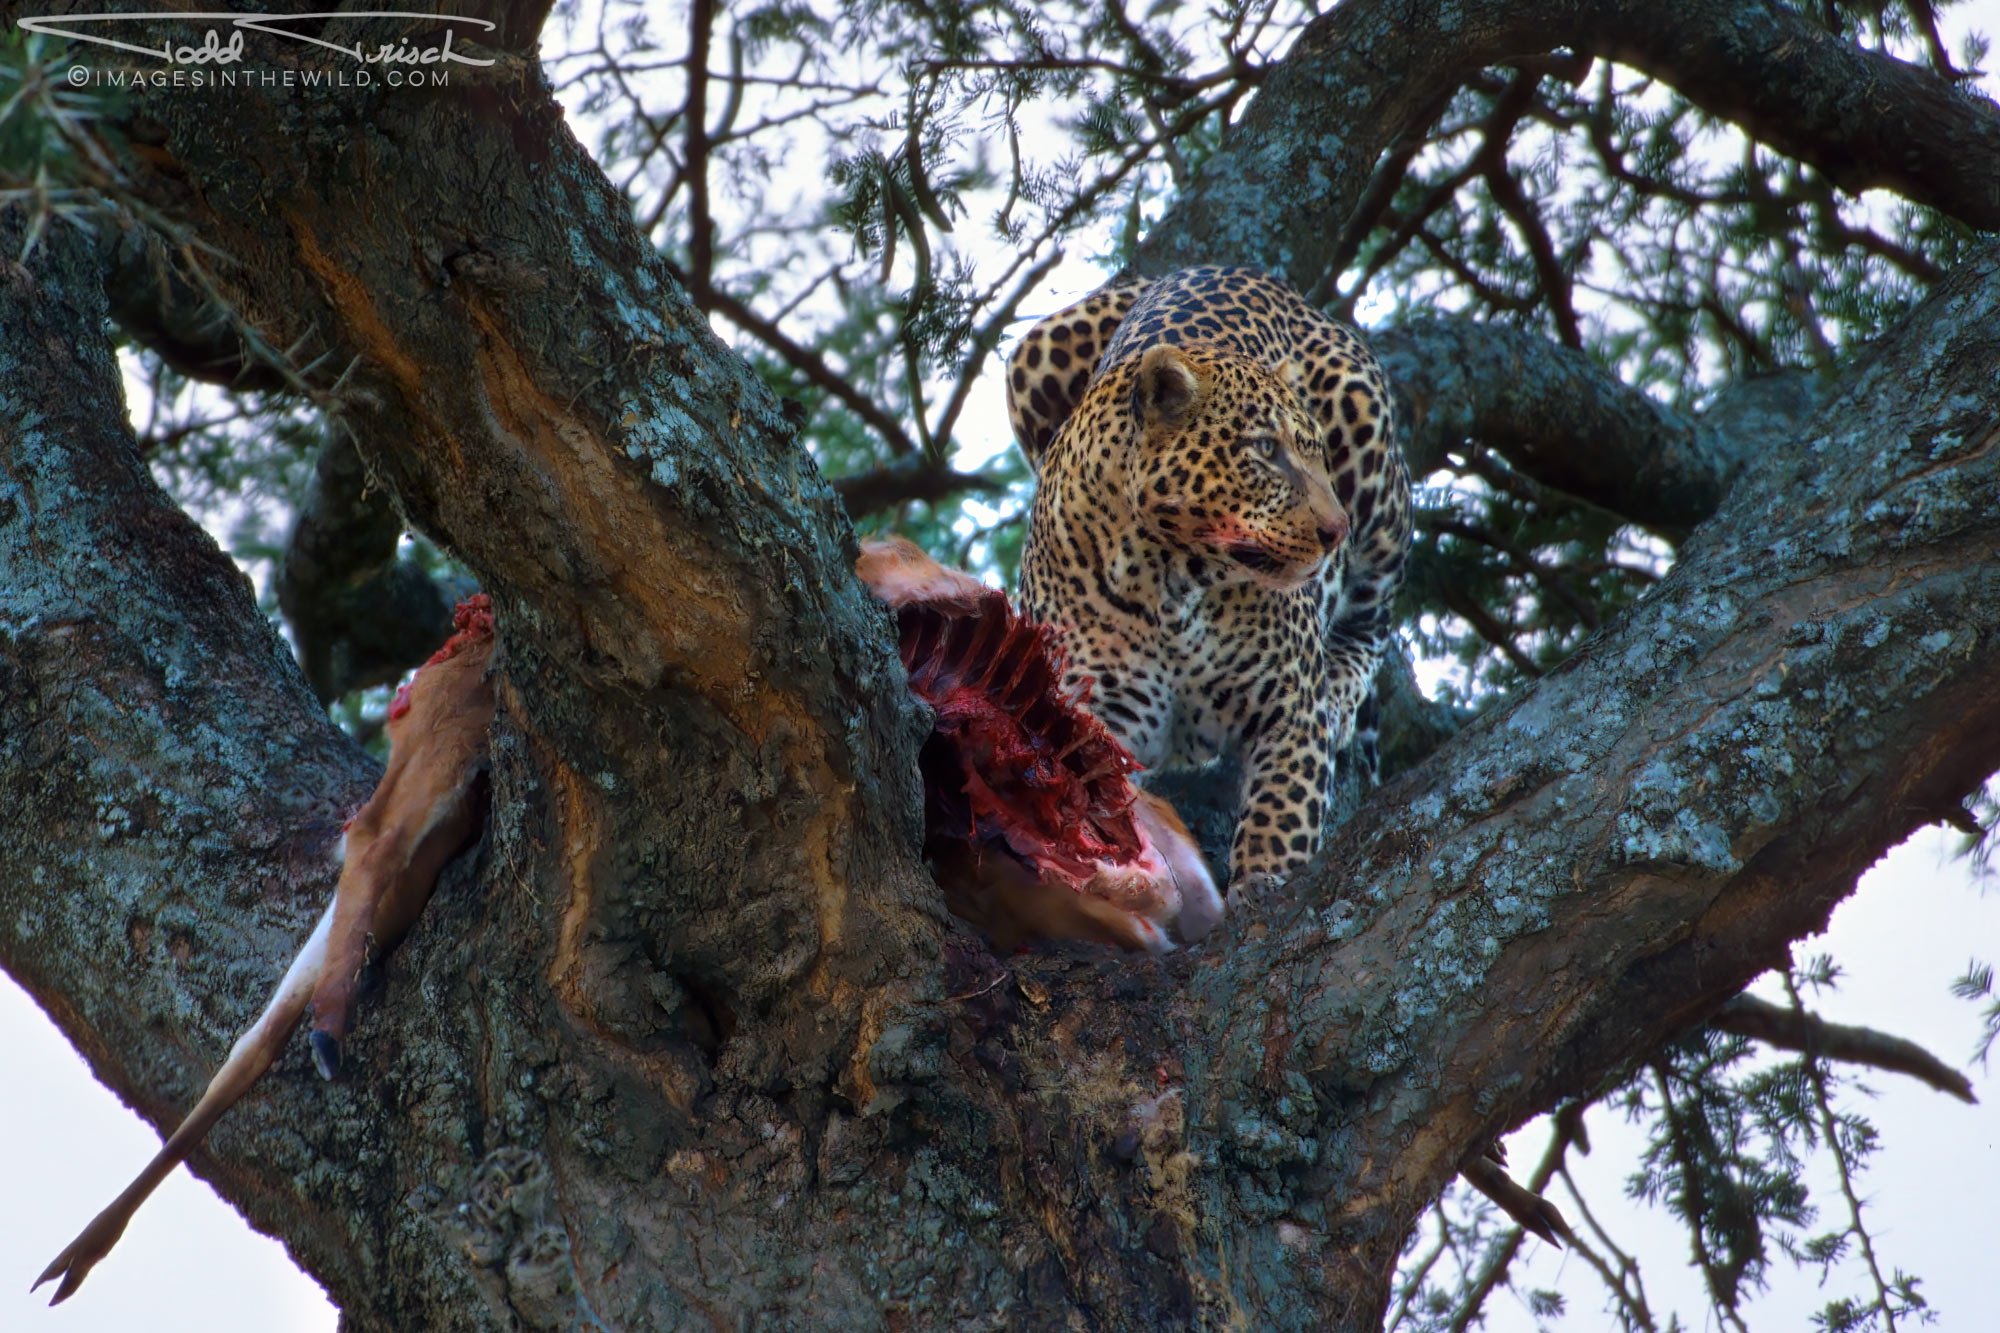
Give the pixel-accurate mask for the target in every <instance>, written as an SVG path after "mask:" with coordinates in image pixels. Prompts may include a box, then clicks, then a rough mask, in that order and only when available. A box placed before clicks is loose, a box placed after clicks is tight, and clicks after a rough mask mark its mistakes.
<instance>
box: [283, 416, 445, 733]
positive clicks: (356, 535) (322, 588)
mask: <svg viewBox="0 0 2000 1333" xmlns="http://www.w3.org/2000/svg"><path fill="white" fill-rule="evenodd" d="M402 536H403V520H402V517H401V516H400V515H398V514H397V513H396V509H395V506H394V505H393V504H391V503H390V500H389V497H388V495H387V494H386V493H384V492H383V491H381V490H379V489H374V488H372V487H371V485H370V482H369V477H368V469H367V468H366V467H365V466H364V465H363V464H362V462H361V455H360V454H359V453H358V452H357V451H356V450H355V447H354V442H353V441H352V440H350V439H348V438H347V437H346V436H345V435H344V434H340V433H338V432H336V433H335V435H334V437H333V438H332V439H330V440H328V441H327V442H326V443H325V444H324V445H322V446H321V447H320V453H319V457H318V458H317V459H315V460H314V463H313V478H312V483H311V485H309V486H308V487H307V489H306V494H305V499H304V500H303V501H302V502H301V503H300V505H299V512H298V516H297V518H296V519H295V520H294V521H293V523H292V531H291V533H290V535H289V536H288V537H287V538H286V539H285V558H284V561H283V563H282V564H281V565H280V566H279V567H278V580H277V585H278V586H277V591H278V606H279V609H281V610H282V611H283V612H284V613H285V622H286V623H287V624H288V625H290V626H291V628H292V635H293V637H294V638H295V639H296V640H297V642H298V646H299V663H300V665H301V666H303V667H304V668H305V673H306V679H307V680H309V681H311V682H312V687H313V693H315V694H317V695H318V696H319V697H320V698H321V699H322V700H329V701H330V700H333V699H337V698H339V697H340V696H341V695H343V694H345V693H347V692H348V691H349V690H355V689H360V688H362V687H364V686H368V685H380V684H384V683H386V682H388V681H393V680H394V679H396V677H398V676H400V675H401V674H402V673H403V672H405V671H407V670H409V669H410V668H411V667H413V666H415V665H416V664H417V663H419V662H421V661H423V660H424V659H425V658H426V657H429V656H430V655H431V653H432V652H433V651H434V650H435V649H436V648H437V646H438V644H440V643H442V642H444V640H445V637H446V636H447V635H449V634H450V633H451V606H452V601H453V600H454V599H452V598H451V597H448V596H446V594H445V593H444V591H443V590H442V589H440V588H438V587H437V585H435V584H434V583H432V582H431V579H430V576H429V575H427V574H426V573H424V571H423V570H422V569H421V568H419V567H418V566H417V564H416V563H415V562H414V561H408V560H398V559H397V558H396V547H397V544H398V543H399V542H400V541H401V540H402Z"/></svg>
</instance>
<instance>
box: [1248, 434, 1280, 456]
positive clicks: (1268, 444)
mask: <svg viewBox="0 0 2000 1333" xmlns="http://www.w3.org/2000/svg"><path fill="white" fill-rule="evenodd" d="M1250 448H1251V449H1252V450H1254V451H1255V452H1256V454H1257V457H1259V458H1276V457H1277V456H1278V437H1277V436H1275V435H1259V436H1257V437H1255V438H1254V439H1252V440H1251V441H1250Z"/></svg>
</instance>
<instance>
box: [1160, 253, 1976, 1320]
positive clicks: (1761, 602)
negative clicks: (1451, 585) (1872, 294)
mask: <svg viewBox="0 0 2000 1333" xmlns="http://www.w3.org/2000/svg"><path fill="white" fill-rule="evenodd" d="M1996 363H2000V247H1993V246H1988V247H1986V248H1985V249H1983V250H1981V251H1980V252H1979V253H1978V254H1977V256H1976V257H1975V258H1974V259H1973V260H1971V261H1969V262H1967V263H1966V264H1965V265H1963V266H1962V267H1961V269H1960V270H1959V271H1957V272H1956V273H1954V274H1953V275H1952V277H1950V278H1949V279H1947V280H1946V282H1945V283H1944V284H1942V285H1941V287H1940V289H1939V291H1938V292H1937V293H1936V294H1934V295H1933V296H1932V297H1931V298H1930V299H1929V300H1928V301H1927V302H1926V303H1925V305H1924V306H1923V307H1922V308H1920V309H1919V310H1918V311H1917V312H1916V313H1915V314H1914V315H1913V316H1912V317H1911V319H1910V321H1909V322H1908V324H1907V325H1906V326H1905V327H1904V328H1902V329H1901V330H1899V331H1898V333H1897V334H1896V335H1895V337H1894V338H1892V339H1891V340H1889V341H1888V342H1887V343H1886V344H1885V345H1884V347H1883V348H1882V349H1880V351H1879V352H1878V354H1877V355H1876V356H1875V357H1874V358H1873V359H1871V360H1870V361H1869V362H1868V363H1866V364H1865V365H1863V366H1861V367H1859V368H1857V369H1856V370H1855V371H1854V372H1852V373H1851V374H1850V375H1849V376H1848V378H1847V379H1846V381H1845V382H1844V383H1843V384H1842V385H1841V386H1840V392H1839V394H1838V395H1837V396H1836V398H1835V399H1834V400H1833V401H1832V402H1831V403H1829V405H1828V406H1827V408H1826V409H1825V410H1824V411H1823V412H1822V413H1821V414H1820V415H1819V416H1818V417H1817V418H1816V420H1815V422H1814V424H1813V425H1812V426H1811V427H1810V428H1809V429H1808V430H1807V431H1806V432H1805V433H1804V435H1803V437H1802V438H1801V439H1799V440H1798V441H1796V442H1795V443H1794V444H1793V445H1792V446H1791V447H1789V448H1787V449H1785V450H1783V451H1782V452H1780V453H1778V454H1776V455H1775V456H1773V457H1771V458H1769V459H1768V460H1766V461H1765V462H1764V463H1763V464H1761V465H1760V466H1759V467H1758V468H1756V469H1755V470H1754V471H1753V472H1751V473H1748V474H1746V477H1745V478H1744V480H1743V481H1742V482H1739V484H1738V486H1737V487H1736V488H1735V489H1734V490H1733V491H1732V493H1731V496H1730V499H1729V500H1728V501H1727V502H1726V504H1725V506H1724V508H1723V509H1722V510H1721V511H1719V512H1718V513H1717V515H1716V516H1715V518H1714V519H1713V520H1712V521H1711V523H1710V524H1709V525H1707V526H1705V527H1704V528H1703V530H1702V532H1701V533H1700V534H1699V535H1698V536H1697V537H1696V538H1695V539H1693V540H1691V541H1690V542H1689V543H1688V544H1687V546H1685V547H1684V548H1683V552H1682V559H1681V561H1680V563H1679V564H1678V565H1677V566H1676V568H1675V569H1674V571H1673V573H1672V574H1671V575H1670V576H1669V577H1668V578H1667V579H1666V580H1664V581H1663V582H1662V583H1661V584H1660V585H1659V586H1658V587H1657V588H1656V589H1655V590H1654V591H1653V592H1652V593H1651V594H1650V595H1649V596H1648V597H1647V599H1646V600H1645V601H1644V602H1642V603H1641V604H1640V605H1639V606H1638V607H1636V608H1634V610H1633V611H1632V612H1630V613H1629V614H1628V615H1626V616H1625V617H1624V618H1623V619H1622V620H1621V621H1619V622H1618V623H1616V624H1614V625H1613V626H1611V627H1610V628H1609V629H1608V630H1607V631H1606V632H1605V633H1604V634H1602V635H1601V636H1599V637H1598V638H1596V639H1594V640H1593V641H1592V642H1591V643H1590V644H1588V645H1586V647H1585V648H1584V649H1583V650H1582V651H1580V652H1579V653H1578V655H1577V656H1576V657H1575V658H1573V659H1572V660H1571V661H1570V662H1568V663H1567V664H1565V666H1564V667H1563V668H1562V669H1561V670H1560V671H1558V672H1556V673H1553V674H1552V675H1550V676H1549V677H1548V678H1546V679H1545V680H1543V681H1542V682H1540V683H1539V685H1538V686H1537V687H1536V688H1535V689H1534V690H1533V691H1531V692H1530V693H1528V694H1527V695H1526V697H1524V698H1523V699H1522V700H1521V701H1520V702H1519V703H1517V704H1516V705H1515V706H1514V707H1513V708H1511V709H1509V710H1507V711H1506V712H1505V713H1503V714H1501V715H1499V716H1497V717H1488V718H1482V719H1481V720H1480V721H1479V722H1477V723H1475V724H1474V725H1473V726H1472V727H1470V728H1468V730H1467V731H1466V732H1465V733H1463V734H1462V735H1461V736H1460V737H1458V738H1457V739H1456V740H1454V741H1452V742H1451V743H1449V744H1447V745H1446V746H1445V747H1444V748H1443V749H1441V750H1440V751H1439V752H1438V754H1437V755H1435V756H1434V757H1433V758H1432V760H1431V761H1430V762H1429V763H1428V764H1426V765H1425V766H1424V767H1423V768H1420V769H1419V770H1417V771H1416V772H1415V773H1413V774H1410V775H1407V776H1406V777H1404V778H1403V779H1401V780H1399V781H1398V782H1397V783H1395V784H1394V785H1392V786H1391V787H1389V788H1388V789H1386V790H1385V791H1384V792H1382V793H1381V794H1380V795H1379V796H1378V798H1377V800H1376V801H1375V802H1374V803H1372V804H1371V805H1370V806H1368V807H1366V808H1364V810H1363V812H1362V813H1361V815H1360V816H1358V817H1357V820H1356V821H1355V823H1353V824H1351V825H1350V826H1349V827H1348V829H1347V830H1345V831H1344V832H1343V834H1342V835H1341V836H1340V837H1339V838H1338V839H1337V840H1336V841H1335V843H1334V844H1333V845H1332V846H1331V847H1330V848H1329V849H1328V851H1327V854H1326V857H1325V860H1324V862H1323V865H1324V867H1325V869H1323V870H1322V871H1321V872H1320V873H1319V875H1318V876H1316V877H1313V878H1312V879H1311V880H1310V882H1309V883H1307V884H1306V885H1304V886H1302V887H1301V889H1300V892H1299V899H1300V906H1298V907H1296V908H1293V909H1289V910H1285V909H1280V910H1278V911H1276V912H1275V913H1274V917H1273V919H1272V920H1271V921H1270V922H1269V923H1268V924H1265V925H1260V924H1259V923H1257V922H1255V921H1254V920H1240V919H1239V920H1237V923H1236V926H1235V928H1234V931H1233V932H1232V934H1233V938H1232V939H1231V940H1230V941H1229V943H1228V945H1227V946H1226V947H1227V948H1229V949H1231V950H1233V952H1231V953H1230V955H1229V959H1228V962H1227V964H1226V965H1221V966H1217V967H1214V968H1211V969H1209V970H1207V971H1206V972H1205V973H1204V974H1202V976H1201V978H1200V979H1199V981H1198V982H1197V983H1196V984H1197V986H1198V988H1199V991H1200V993H1201V996H1202V1000H1203V1008H1204V1009H1205V1010H1207V1011H1209V1012H1214V1013H1217V1014H1219V1015H1224V1017H1221V1018H1220V1019H1219V1020H1218V1022H1219V1023H1220V1024H1221V1027H1220V1028H1219V1030H1220V1031H1223V1032H1227V1033H1228V1034H1230V1036H1229V1038H1228V1039H1227V1040H1224V1041H1220V1042H1217V1043H1214V1044H1212V1045H1207V1046H1205V1047H1204V1049H1205V1050H1208V1051H1209V1052H1211V1054H1210V1056H1209V1059H1210V1060H1212V1061H1213V1063H1214V1068H1212V1069H1208V1070H1206V1071H1205V1072H1207V1073H1210V1074H1212V1075H1214V1077H1215V1079H1216V1083H1217V1084H1218V1085H1219V1086H1223V1087H1229V1086H1235V1087H1239V1088H1257V1087H1263V1088H1266V1089H1271V1090H1273V1091H1270V1092H1267V1094H1266V1095H1276V1093H1275V1086H1276V1085H1275V1084H1274V1083H1273V1081H1272V1080H1273V1079H1274V1078H1275V1077H1276V1073H1277V1069H1278V1068H1279V1066H1274V1065H1273V1064H1271V1063H1270V1057H1269V1052H1271V1051H1272V1050H1274V1049H1282V1050H1285V1051H1289V1052H1291V1057H1290V1059H1289V1060H1288V1061H1286V1062H1285V1064H1284V1066H1283V1067H1285V1068H1290V1069H1293V1070H1297V1071H1300V1072H1303V1073H1304V1074H1305V1075H1306V1076H1307V1077H1308V1078H1309V1079H1310V1081H1311V1083H1312V1085H1313V1087H1314V1088H1315V1089H1316V1090H1317V1091H1318V1092H1319V1094H1320V1096H1321V1097H1322V1098H1323V1099H1324V1104H1325V1105H1327V1106H1329V1107H1333V1106H1337V1107H1340V1108H1343V1109H1341V1110H1338V1111H1332V1112H1331V1114H1330V1117H1329V1119H1328V1120H1327V1121H1325V1122H1322V1123H1321V1125H1320V1126H1319V1137H1320V1139H1321V1141H1336V1140H1337V1141H1341V1142H1346V1141H1349V1139H1350V1136H1353V1141H1356V1142H1388V1141H1394V1142H1398V1143H1403V1144H1409V1145H1412V1146H1411V1148H1410V1150H1409V1151H1406V1152H1404V1153H1402V1154H1399V1155H1397V1156H1395V1157H1394V1158H1393V1159H1391V1158H1387V1157H1376V1156H1371V1155H1369V1154H1367V1153H1358V1154H1355V1155H1354V1156H1352V1157H1346V1156H1342V1157H1339V1158H1336V1159H1328V1160H1323V1161H1322V1162H1321V1163H1320V1164H1319V1170H1318V1174H1317V1175H1316V1177H1315V1179H1316V1180H1317V1182H1318V1184H1319V1185H1320V1186H1322V1187H1323V1188H1324V1189H1325V1191H1326V1193H1325V1195H1324V1196H1323V1197H1325V1198H1327V1199H1329V1200H1330V1201H1332V1202H1330V1204H1329V1207H1328V1213H1327V1221H1326V1232H1325V1234H1324V1236H1319V1237H1315V1238H1314V1243H1313V1244H1312V1245H1309V1246H1308V1247H1307V1249H1308V1250H1309V1251H1312V1252H1321V1246H1320V1243H1319V1242H1321V1241H1324V1242H1325V1247H1324V1253H1325V1254H1326V1256H1327V1258H1326V1263H1327V1265H1328V1269H1329V1273H1328V1280H1329V1281H1340V1282H1349V1281H1359V1280H1361V1275H1362V1274H1364V1273H1376V1272H1384V1273H1385V1272H1387V1270H1388V1267H1389V1260H1390V1259H1391V1258H1392V1257H1393V1255H1394V1253H1395V1247H1396V1245H1397V1244H1398V1243H1399V1242H1400V1239H1401V1237H1402V1235H1403V1234H1404V1232H1405V1229H1406V1228H1407V1225H1408V1223H1409V1221H1410V1218H1411V1216H1412V1215H1413V1212H1412V1211H1403V1210H1398V1208H1397V1207H1396V1205H1395V1204H1394V1203H1392V1202H1391V1201H1392V1200H1396V1199H1401V1198H1406V1197H1416V1196H1420V1195H1423V1194H1424V1191H1423V1190H1416V1191H1412V1190H1411V1189H1410V1185H1411V1184H1412V1181H1411V1178H1410V1173H1411V1172H1412V1171H1416V1172H1418V1173H1419V1174H1420V1176H1421V1178H1422V1179H1423V1180H1424V1181H1425V1182H1426V1183H1427V1184H1428V1185H1429V1186H1430V1187H1432V1188H1434V1187H1435V1186H1436V1185H1439V1184H1442V1182H1443V1180H1444V1179H1445V1178H1446V1177H1447V1176H1448V1174H1449V1173H1450V1171H1451V1170H1452V1169H1454V1168H1455V1166H1456V1164H1457V1158H1458V1155H1460V1154H1462V1153H1463V1152H1464V1151H1465V1150H1466V1147H1467V1145H1469V1144H1471V1143H1476V1142H1478V1141H1480V1138H1481V1136H1482V1135H1485V1134H1490V1133H1492V1132H1494V1131H1495V1130H1497V1129H1500V1128H1503V1127H1504V1126H1506V1125H1508V1124H1512V1123H1514V1122H1515V1121H1517V1120H1518V1119H1520V1118H1521V1116H1522V1115H1524V1114H1525V1113H1527V1112H1528V1111H1531V1110H1534V1109H1539V1108H1542V1107H1546V1106H1548V1105H1550V1104H1552V1103H1553V1102H1554V1101H1555V1100H1556V1099H1557V1098H1558V1097H1560V1096H1562V1095H1566V1094H1574V1093H1580V1092H1584V1091H1586V1090H1587V1088H1588V1086H1589V1085H1590V1084H1591V1082H1592V1081H1593V1080H1594V1079H1596V1078H1599V1077H1601V1076H1602V1075H1603V1074H1604V1073H1605V1072H1606V1071H1608V1070H1612V1069H1616V1068H1619V1067H1622V1066H1623V1065H1624V1064H1625V1063H1627V1062H1629V1061H1631V1060H1633V1059H1635V1058H1637V1057H1639V1056H1640V1055H1641V1054H1643V1053H1644V1052H1645V1051H1647V1050H1650V1049H1652V1048H1654V1047H1655V1046H1657V1044H1658V1043H1659V1042H1660V1041H1662V1040H1664V1039H1665V1038H1666V1037H1668V1036H1670V1035H1672V1034H1674V1033H1676V1032H1678V1031H1681V1030H1683V1029H1684V1028H1686V1027H1687V1026H1688V1025H1689V1024H1690V1023H1691V1022H1693V1021H1696V1020H1698V1019H1699V1018H1700V1017H1701V1016H1702V1015H1704V1014H1706V1013H1707V1012H1710V1011H1712V1010H1713V1009H1714V1008H1715V1007H1716V1006H1717V1005H1719V1004H1720V1003H1721V1002H1722V1001H1723V1000H1724V999H1725V998H1726V997H1727V996H1728V995H1729V994H1731V993H1733V992H1734V991H1735V990H1737V989H1739V988H1740V987H1741V986H1742V985H1743V984H1744V983H1746V982H1747V981H1748V980H1749V979H1750V978H1751V977H1752V976H1754V975H1755V974H1756V973H1757V972H1759V971H1761V970H1763V969H1764V968H1766V967H1768V966H1770V965H1772V964H1774V963H1776V962H1778V961H1779V960H1780V959H1781V958H1782V957H1783V951H1784V949H1785V946H1786V944H1787V942H1788V941H1789V940H1791V939H1794V938H1797V937H1798V936H1800V935H1802V934H1805V933H1807V932H1809V931H1811V930H1814V929H1818V928H1819V927H1821V926H1822V925H1823V923H1824V921H1825V919H1826V916H1827V914H1828V912H1829V911H1830V910H1831V908H1832V906H1833V904H1834V903H1835V902H1837V901H1838V900H1839V899H1840V898H1841V897H1842V896H1844V895H1845V894H1846V893H1848V892H1849V891H1851V889H1852V887H1853V884H1854V881H1855V878H1856V877H1857V876H1858V875H1859V873H1860V872H1861V871H1862V870H1863V869H1865V868H1866V867H1867V866H1868V865H1869V864H1872V862H1873V861H1874V860H1875V858H1876V857H1877V856H1878V855H1879V854H1880V852H1881V851H1882V850H1883V849H1885V848H1887V847H1889V846H1891V845H1893V844H1894V843H1895V842H1897V841H1900V840H1901V839H1902V838H1904V837H1905V836H1907V835H1908V834H1909V833H1910V832H1911V831H1912V830H1913V829H1915V828H1916V827H1918V826H1920V825H1922V824H1923V823H1925V822H1927V821H1929V820H1930V819H1931V818H1933V817H1934V816H1933V813H1932V812H1934V811H1937V810H1940V809H1943V808H1945V807H1946V806H1948V805H1950V804H1954V803H1956V802H1957V801H1958V800H1959V799H1960V798H1961V797H1962V796H1963V795H1964V794H1965V793H1966V792H1968V791H1970V790H1972V789H1974V788H1975V787H1976V786H1977V785H1978V784H1979V783H1980V782H1981V781H1982V780H1983V779H1984V778H1985V777H1986V776H1987V775H1988V774H1990V773H1991V772H1992V771H1994V770H1995V769H1996V768H2000V630H1996V626H2000V510H1996V509H1995V507H1994V506H1993V504H1992V496H1993V495H1994V494H1995V493H1996V490H2000V384H1996V382H1995V380H1994V378H1993V375H1992V367H1993V366H1994V365H1995V364H1996ZM1371 812H1374V813H1371ZM1556 828H1560V829H1561V832H1560V834H1559V835H1556V836H1553V837H1551V836H1548V835H1549V833H1550V831H1552V830H1553V829H1556ZM1335 868H1337V869H1335ZM1274 978H1276V979H1282V981H1281V982H1279V983H1276V984H1274V983H1273V980H1272V979H1274ZM1383 978H1394V983H1393V984H1378V980H1377V979H1383ZM1217 1114H1218V1116H1219V1117H1220V1118H1219V1120H1218V1123H1221V1124H1228V1123H1232V1122H1231V1121H1230V1120H1229V1118H1228V1117H1227V1116H1226V1115H1223V1114H1222V1113H1221V1111H1220V1109H1219V1108H1218V1110H1217ZM1433 1135H1435V1136H1436V1137H1437V1151H1436V1153H1435V1154H1434V1155H1433V1153H1432V1152H1431V1150H1430V1149H1429V1148H1428V1147H1426V1146H1424V1145H1426V1144H1428V1143H1429V1142H1430V1141H1431V1139H1432V1136H1433ZM1240 1252H1241V1251H1239V1253H1240ZM1336 1270H1337V1272H1338V1273H1339V1274H1340V1276H1339V1277H1338V1278H1337V1279H1336V1277H1335V1276H1334V1273H1335V1271H1336ZM1384 1299H1386V1292H1384ZM1378 1308H1379V1307H1378ZM1362 1322H1363V1321H1361V1320H1358V1319H1357V1320H1356V1321H1354V1326H1357V1327H1358V1326H1360V1324H1361V1323H1362Z"/></svg>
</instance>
